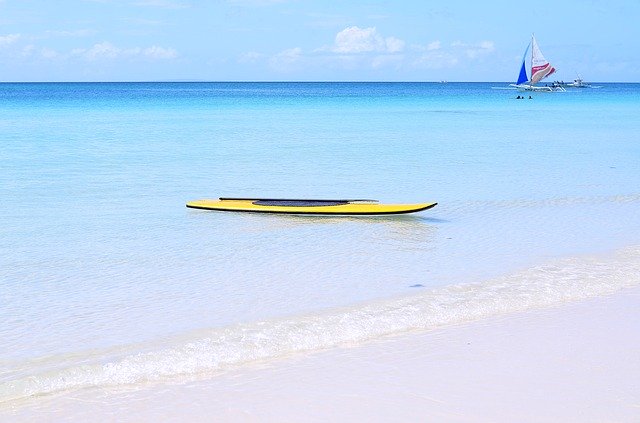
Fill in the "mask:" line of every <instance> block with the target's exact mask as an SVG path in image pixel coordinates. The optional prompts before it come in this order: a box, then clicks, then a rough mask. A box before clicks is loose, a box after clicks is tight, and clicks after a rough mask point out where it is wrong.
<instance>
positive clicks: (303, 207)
mask: <svg viewBox="0 0 640 423" xmlns="http://www.w3.org/2000/svg"><path fill="white" fill-rule="evenodd" d="M436 204H438V203H418V204H380V203H378V202H377V201H376V200H296V199H268V198H267V199H259V198H219V199H217V200H196V201H190V202H188V203H187V207H190V208H194V209H204V210H220V211H234V212H255V213H288V214H314V215H380V214H402V213H415V212H419V211H422V210H427V209H430V208H432V207H434V206H435V205H436Z"/></svg>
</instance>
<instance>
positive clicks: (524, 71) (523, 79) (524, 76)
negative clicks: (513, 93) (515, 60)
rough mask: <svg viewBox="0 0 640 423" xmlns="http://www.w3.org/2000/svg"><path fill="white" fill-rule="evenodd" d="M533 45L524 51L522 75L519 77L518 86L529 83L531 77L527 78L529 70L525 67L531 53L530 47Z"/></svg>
mask: <svg viewBox="0 0 640 423" xmlns="http://www.w3.org/2000/svg"><path fill="white" fill-rule="evenodd" d="M530 45H531V43H529V44H528V45H527V48H526V49H525V50H524V55H522V66H521V67H520V75H518V82H516V85H520V84H524V83H525V82H527V81H529V77H527V68H526V67H525V65H524V61H525V59H526V58H527V52H528V51H529V46H530Z"/></svg>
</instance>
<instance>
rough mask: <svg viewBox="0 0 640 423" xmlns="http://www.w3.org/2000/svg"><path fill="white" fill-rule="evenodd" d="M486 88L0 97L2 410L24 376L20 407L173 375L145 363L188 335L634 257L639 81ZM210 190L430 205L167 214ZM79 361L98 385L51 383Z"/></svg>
mask: <svg viewBox="0 0 640 423" xmlns="http://www.w3.org/2000/svg"><path fill="white" fill-rule="evenodd" d="M492 85H497V84H412V83H406V84H403V83H398V84H395V83H392V84H384V83H380V84H375V83H374V84H370V83H354V84H349V83H338V84H332V83H318V84H308V83H256V84H252V83H186V84H182V83H147V84H145V83H139V84H138V83H131V84H1V85H0V133H1V134H2V137H3V146H2V148H1V149H0V160H1V162H2V169H1V171H0V202H1V203H2V205H3V206H2V208H1V209H0V222H1V223H0V304H2V307H0V321H3V322H6V323H5V324H3V325H2V326H0V383H1V384H2V386H3V389H2V390H0V401H2V400H4V401H7V400H9V399H11V398H15V397H16V396H18V397H19V396H21V395H22V394H24V393H25V391H23V390H21V389H22V388H20V387H19V386H18V385H20V384H21V383H22V382H20V381H21V380H23V378H24V377H27V376H29V375H31V376H33V377H35V380H36V381H37V382H38V383H39V384H38V383H37V384H36V385H37V386H36V388H32V387H31V388H29V389H30V390H29V391H28V392H30V393H31V394H37V393H45V392H50V391H51V390H54V391H55V390H56V389H57V388H56V389H51V388H52V387H55V386H58V387H61V389H67V388H70V389H71V388H74V387H81V386H85V382H86V381H87V380H89V379H91V380H93V381H97V383H96V384H98V385H99V384H100V383H105V384H111V383H113V381H114V380H115V381H117V383H125V382H127V381H130V382H136V381H139V380H146V379H148V378H151V379H153V375H155V374H161V375H165V376H167V375H168V376H171V374H175V373H176V372H174V373H171V371H167V372H168V373H167V372H164V370H163V369H164V368H165V367H166V366H164V365H163V364H162V363H163V361H162V360H160V361H159V362H156V361H153V360H155V358H154V359H153V360H152V359H151V358H150V357H156V356H157V355H158V354H160V355H161V354H163V352H166V351H167V350H172V348H173V349H177V350H181V349H184V348H187V349H189V348H191V346H190V345H191V344H192V343H193V342H196V343H197V342H199V340H201V339H203V338H202V336H201V332H200V331H205V332H207V333H209V332H213V333H223V332H225V331H228V330H231V331H233V328H237V327H238V326H237V325H238V324H243V325H248V327H253V326H252V325H258V324H259V323H258V322H261V321H271V319H289V320H287V321H293V322H299V321H302V320H304V318H305V317H304V316H308V315H309V314H314V313H320V312H327V313H330V314H331V313H333V310H335V308H336V307H342V308H344V307H347V308H350V309H351V308H353V307H355V310H361V311H362V310H364V308H365V307H366V306H364V305H363V306H360V304H370V303H369V301H387V300H388V301H393V300H392V299H393V298H396V297H397V296H404V295H406V294H417V295H430V294H431V293H432V292H438V291H437V290H438V289H454V288H452V287H455V286H459V285H461V284H465V283H469V282H479V281H484V280H488V279H491V278H496V277H500V276H502V275H505V274H508V273H512V272H514V271H516V270H518V269H527V268H529V269H535V266H538V265H541V264H542V263H546V262H547V261H548V260H553V259H555V258H557V257H562V256H575V255H578V254H587V253H589V254H590V253H600V252H603V251H609V250H613V249H617V248H621V247H623V246H626V245H635V244H637V243H638V234H640V219H638V218H637V216H638V215H639V212H640V189H639V188H638V187H639V186H640V161H639V160H638V158H639V157H640V144H639V143H638V142H637V134H638V133H639V130H640V120H639V119H638V118H637V98H638V93H639V92H640V85H637V84H603V87H602V88H600V89H591V90H573V91H569V92H567V93H552V94H546V93H540V94H538V93H536V94H534V98H533V99H532V100H528V99H527V100H516V99H515V95H516V94H515V92H511V91H503V90H492V89H491V86H492ZM218 196H238V197H248V196H264V197H294V198H295V197H301V198H347V197H354V198H377V199H379V200H381V201H383V202H423V201H437V202H438V203H439V205H438V206H437V207H436V208H434V209H431V210H428V211H426V212H423V213H419V214H416V215H406V216H395V217H367V218H333V217H302V216H264V215H250V214H242V215H236V214H228V213H216V212H206V211H200V210H190V209H187V208H185V207H184V204H185V202H186V201H188V200H193V199H197V198H207V197H218ZM554 277H555V276H554V274H553V273H550V274H549V280H547V281H546V282H545V283H549V284H552V283H553V280H554V279H553V278H554ZM587 279H588V278H587ZM513 283H514V284H517V283H518V282H517V281H513ZM587 288H588V287H587ZM562 289H565V288H562ZM434 290H435V291H434ZM560 291H562V292H563V294H562V295H566V297H567V298H568V299H570V298H573V297H572V292H571V288H570V289H568V290H567V291H566V292H565V291H563V290H561V289H560V288H559V291H558V292H560ZM576 295H577V293H576ZM577 296H578V297H579V295H577ZM497 298H498V297H496V299H497ZM499 298H500V299H501V300H505V298H503V297H499ZM490 304H493V306H495V307H498V305H499V304H500V301H497V302H496V301H493V302H491V303H490ZM458 306H459V307H461V308H460V310H458V311H459V312H463V311H464V310H466V309H467V307H468V304H467V303H465V302H460V303H459V305H458ZM495 311H496V312H497V311H499V310H497V309H496V310H495ZM356 314H357V313H356ZM331 315H333V314H331ZM396 317H397V321H394V322H393V324H392V326H393V327H394V328H396V329H394V330H402V327H404V326H402V325H403V320H402V319H404V317H401V316H396ZM298 319H301V320H298ZM391 320H393V318H391ZM352 323H354V324H355V325H356V326H357V320H353V321H352ZM387 323H388V322H387ZM387 323H385V324H387ZM296 325H297V323H296ZM332 325H333V326H332ZM371 326H372V331H373V332H372V333H374V334H376V333H383V332H384V330H386V329H384V328H385V327H386V326H384V325H382V324H381V323H380V322H372V323H371ZM323 327H324V329H323V330H325V331H327V333H334V332H335V333H342V334H344V331H342V330H339V329H340V328H341V326H338V325H335V324H333V323H331V322H328V323H327V326H323ZM405 329H406V328H405ZM220 331H221V332H220ZM232 333H233V334H234V335H229V338H228V341H229V342H228V344H224V341H222V345H221V346H220V348H222V351H223V352H222V353H220V354H222V355H224V351H227V352H228V354H229V356H228V357H227V358H226V359H230V360H232V361H233V359H232V358H233V357H235V356H234V355H233V354H238V353H237V351H236V349H238V348H239V349H240V350H241V351H245V352H246V349H243V347H241V345H242V344H237V343H234V342H235V341H233V339H235V338H234V337H235V336H237V335H238V334H237V333H236V332H232ZM292 333H295V332H292ZM261 336H262V335H261ZM265 336H267V335H265ZM264 342H265V343H266V344H267V345H270V346H273V339H269V338H266V339H265V340H264ZM332 342H333V341H332ZM198 345H199V344H198ZM238 345H240V346H238ZM323 345H324V344H323ZM328 345H331V343H329V344H328ZM326 346H327V345H324V346H318V348H324V347H326ZM295 348H297V347H295ZM295 348H294V349H295ZM196 349H197V348H196ZM232 351H235V352H232ZM139 353H148V354H150V355H142V356H140V357H141V358H135V357H138V355H137V354H139ZM207 354H208V355H207ZM216 354H218V353H216ZM132 357H134V358H132ZM145 357H146V358H149V361H148V362H144V363H139V362H138V363H137V365H138V367H136V370H133V368H129V370H127V368H126V367H125V368H124V370H123V367H122V363H123V362H127V360H134V359H135V360H143V361H144V360H145ZM198 357H201V358H199V359H198V360H205V361H207V360H209V361H210V360H213V358H212V356H211V354H209V353H206V350H205V354H204V355H203V356H198ZM203 357H207V358H203ZM216 357H217V358H216V359H219V358H220V357H219V356H218V355H216ZM224 360H225V358H224V357H223V358H222V361H224ZM85 361H88V362H89V363H91V364H92V365H93V366H97V368H98V369H102V366H103V365H106V366H107V368H108V369H112V368H118V369H119V370H118V371H116V372H115V373H117V375H118V376H117V377H115V376H114V377H115V378H114V379H109V376H96V374H94V373H92V374H91V376H90V377H87V376H86V375H83V374H82V372H80V373H81V374H80V375H79V376H78V377H79V378H80V379H77V380H81V382H80V383H77V384H73V383H72V384H70V385H68V386H66V385H64V384H63V385H58V384H57V382H52V380H58V379H60V378H62V379H65V380H76V379H74V378H73V377H71V378H69V376H68V375H67V373H68V372H71V373H73V374H75V373H76V372H77V371H78V369H79V368H81V365H82V364H83V363H85ZM178 362H180V363H183V364H184V363H188V362H189V360H187V359H185V360H182V359H179V360H178ZM109 363H111V364H109ZM153 363H155V364H153ZM158 363H159V364H158ZM156 364H157V365H156ZM185 365H187V364H185ZM163 366H164V367H163ZM187 366H188V365H187ZM169 367H171V366H169ZM140 368H145V369H147V370H146V371H147V373H144V371H143V372H142V376H140V373H139V372H140ZM171 368H173V367H171ZM198 369H200V368H199V367H198V366H195V367H192V368H191V367H190V368H189V369H186V370H184V371H186V372H187V373H188V372H190V371H193V372H197V371H200V370H198ZM112 371H113V370H108V372H112ZM100 372H102V370H99V371H98V373H100ZM127 372H129V373H127ZM181 372H183V370H181V371H180V372H177V373H181ZM165 373H166V374H165ZM109 374H111V373H109ZM74 377H75V376H74ZM92 378H93V379H92ZM101 378H102V379H101ZM85 379H86V380H85ZM107 379H109V382H106V380H107ZM100 380H102V381H103V382H100ZM82 381H84V382H82ZM40 382H41V383H40ZM89 384H90V385H91V384H94V383H93V382H91V383H89ZM94 385H95V384H94ZM20 386H23V385H20ZM65 386H66V387H65ZM23 387H24V386H23ZM20 392H22V394H20V395H16V394H18V393H20Z"/></svg>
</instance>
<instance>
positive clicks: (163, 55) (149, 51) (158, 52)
mask: <svg viewBox="0 0 640 423" xmlns="http://www.w3.org/2000/svg"><path fill="white" fill-rule="evenodd" d="M142 54H144V55H145V56H147V57H151V58H153V59H175V58H176V57H178V52H177V51H175V50H174V49H172V48H164V47H158V46H151V47H148V48H145V49H144V50H143V51H142Z"/></svg>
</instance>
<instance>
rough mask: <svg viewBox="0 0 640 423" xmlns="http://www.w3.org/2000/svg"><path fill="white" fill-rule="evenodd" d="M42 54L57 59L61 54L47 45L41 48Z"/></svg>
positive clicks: (46, 57)
mask: <svg viewBox="0 0 640 423" xmlns="http://www.w3.org/2000/svg"><path fill="white" fill-rule="evenodd" d="M40 55H41V56H42V57H44V58H45V59H55V58H56V57H58V56H60V55H59V54H58V52H57V51H55V50H53V49H50V48H46V47H45V48H43V49H41V50H40Z"/></svg>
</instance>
